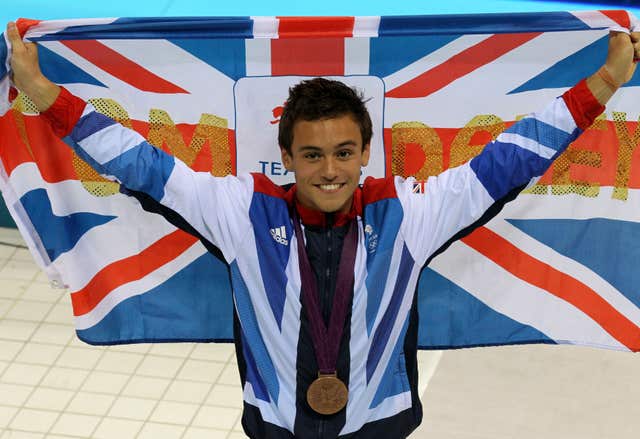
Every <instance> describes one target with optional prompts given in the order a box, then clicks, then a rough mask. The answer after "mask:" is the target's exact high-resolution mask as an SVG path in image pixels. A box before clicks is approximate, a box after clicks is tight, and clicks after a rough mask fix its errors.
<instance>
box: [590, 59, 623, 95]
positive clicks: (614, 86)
mask: <svg viewBox="0 0 640 439" xmlns="http://www.w3.org/2000/svg"><path fill="white" fill-rule="evenodd" d="M596 75H598V76H599V77H600V79H602V80H603V81H604V82H605V84H607V86H608V87H609V88H610V89H611V91H612V92H613V93H615V92H616V91H617V90H618V89H619V88H620V87H621V86H622V84H623V83H624V80H620V79H619V78H616V77H614V75H613V74H612V73H611V69H610V68H608V67H607V65H606V64H604V65H603V66H602V67H600V69H599V70H598V71H597V72H596Z"/></svg>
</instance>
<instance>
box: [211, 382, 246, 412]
mask: <svg viewBox="0 0 640 439" xmlns="http://www.w3.org/2000/svg"><path fill="white" fill-rule="evenodd" d="M206 404H211V405H221V406H225V407H235V408H242V388H241V387H240V385H239V384H238V385H236V386H228V385H226V384H216V385H215V386H214V387H213V390H212V391H211V393H209V396H208V397H207V401H206Z"/></svg>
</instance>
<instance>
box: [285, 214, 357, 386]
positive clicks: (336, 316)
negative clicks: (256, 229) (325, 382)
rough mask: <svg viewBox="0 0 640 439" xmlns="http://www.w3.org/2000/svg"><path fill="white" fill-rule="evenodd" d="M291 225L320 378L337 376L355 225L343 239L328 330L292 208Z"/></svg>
mask: <svg viewBox="0 0 640 439" xmlns="http://www.w3.org/2000/svg"><path fill="white" fill-rule="evenodd" d="M293 223H294V228H295V233H296V238H297V244H298V260H299V262H298V263H299V265H300V278H301V281H302V301H303V302H302V303H303V307H304V309H305V310H306V313H307V318H308V319H309V323H310V326H311V339H312V341H313V348H314V351H315V353H316V360H317V361H318V367H319V369H320V373H321V374H332V373H335V372H336V364H337V362H338V350H339V349H340V342H341V341H342V333H343V331H344V324H345V323H346V321H345V320H346V316H347V307H348V305H349V299H350V298H351V292H352V291H353V279H354V268H355V262H356V250H357V247H358V226H357V221H356V220H352V221H351V223H350V224H349V230H348V231H347V235H346V236H345V237H344V243H343V245H342V253H341V256H340V267H339V268H338V279H337V281H336V290H335V293H334V295H333V305H332V307H331V315H330V316H329V327H328V328H327V326H326V325H325V323H324V320H323V318H322V312H321V310H320V299H319V296H318V286H317V283H316V279H315V275H314V273H313V271H312V268H311V263H309V258H308V257H307V250H306V248H305V245H304V235H303V234H302V226H301V225H300V218H299V217H298V212H297V211H296V208H295V206H294V208H293Z"/></svg>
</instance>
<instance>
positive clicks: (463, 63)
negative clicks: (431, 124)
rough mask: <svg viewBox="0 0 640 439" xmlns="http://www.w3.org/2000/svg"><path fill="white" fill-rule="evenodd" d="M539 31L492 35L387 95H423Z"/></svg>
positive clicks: (394, 96) (415, 96)
mask: <svg viewBox="0 0 640 439" xmlns="http://www.w3.org/2000/svg"><path fill="white" fill-rule="evenodd" d="M538 35H540V32H535V33H521V34H504V35H502V34H501V35H493V36H491V37H489V38H487V39H486V40H484V41H482V42H480V43H478V44H476V45H474V46H471V47H469V48H468V49H465V50H463V51H462V52H460V53H459V54H457V55H454V56H452V57H451V58H449V59H448V60H447V61H445V62H443V63H442V64H440V65H438V66H436V67H434V68H432V69H430V70H427V71H426V72H424V73H422V74H421V75H419V76H416V77H415V78H413V79H412V80H410V81H407V82H406V83H404V84H402V85H401V86H399V87H396V88H394V89H393V90H390V91H388V92H387V94H386V96H387V97H389V98H419V97H426V96H429V95H430V94H432V93H434V92H436V91H438V90H440V89H441V88H443V87H446V86H447V85H449V84H451V83H452V82H453V81H455V80H456V79H459V78H461V77H463V76H465V75H468V74H469V73H471V72H473V71H474V70H476V69H478V68H480V67H482V66H484V65H486V64H488V63H490V62H491V61H494V60H496V59H497V58H499V57H501V56H502V55H504V54H505V53H507V52H509V51H511V50H513V49H515V48H516V47H519V46H521V45H523V44H524V43H526V42H528V41H531V40H532V39H534V38H535V37H537V36H538Z"/></svg>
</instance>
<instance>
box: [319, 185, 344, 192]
mask: <svg viewBox="0 0 640 439" xmlns="http://www.w3.org/2000/svg"><path fill="white" fill-rule="evenodd" d="M340 186H342V185H341V184H321V185H320V189H322V190H323V191H335V190H336V189H340Z"/></svg>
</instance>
